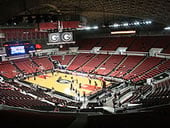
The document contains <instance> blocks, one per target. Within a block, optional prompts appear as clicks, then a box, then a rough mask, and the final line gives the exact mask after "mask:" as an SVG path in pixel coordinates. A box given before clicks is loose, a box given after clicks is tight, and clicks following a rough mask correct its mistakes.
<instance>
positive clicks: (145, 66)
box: [123, 57, 162, 79]
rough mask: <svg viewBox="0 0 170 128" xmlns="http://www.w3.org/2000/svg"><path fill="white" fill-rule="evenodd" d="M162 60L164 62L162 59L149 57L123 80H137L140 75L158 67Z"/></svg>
mask: <svg viewBox="0 0 170 128" xmlns="http://www.w3.org/2000/svg"><path fill="white" fill-rule="evenodd" d="M161 60H162V58H156V57H152V58H150V57H149V58H147V59H145V60H144V61H143V63H141V64H140V65H138V66H137V67H136V68H135V70H133V71H132V72H130V73H129V74H127V75H125V76H124V77H123V78H125V79H132V78H135V77H139V75H142V74H143V73H145V72H146V71H148V70H150V69H151V68H153V67H154V66H156V65H158V64H159V63H160V62H161Z"/></svg>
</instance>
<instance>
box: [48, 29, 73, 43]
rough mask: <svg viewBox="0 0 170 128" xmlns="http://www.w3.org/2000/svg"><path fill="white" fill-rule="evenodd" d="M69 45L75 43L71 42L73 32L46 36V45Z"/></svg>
mask: <svg viewBox="0 0 170 128" xmlns="http://www.w3.org/2000/svg"><path fill="white" fill-rule="evenodd" d="M70 43H75V41H73V32H58V33H49V34H48V43H47V45H55V44H70Z"/></svg>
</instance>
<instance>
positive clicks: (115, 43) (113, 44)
mask: <svg viewBox="0 0 170 128" xmlns="http://www.w3.org/2000/svg"><path fill="white" fill-rule="evenodd" d="M120 42H121V40H120V38H103V40H102V41H101V43H100V44H99V46H100V47H102V49H101V50H114V51H115V50H116V49H117V48H118V47H119V44H120Z"/></svg>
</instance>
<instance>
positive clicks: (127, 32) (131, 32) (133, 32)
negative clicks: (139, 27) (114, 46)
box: [111, 30, 136, 34]
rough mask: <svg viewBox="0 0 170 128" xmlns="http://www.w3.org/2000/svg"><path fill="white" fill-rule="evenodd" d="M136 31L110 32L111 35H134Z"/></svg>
mask: <svg viewBox="0 0 170 128" xmlns="http://www.w3.org/2000/svg"><path fill="white" fill-rule="evenodd" d="M135 33H136V31H135V30H129V31H114V32H111V34H135Z"/></svg>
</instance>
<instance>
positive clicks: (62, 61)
mask: <svg viewBox="0 0 170 128" xmlns="http://www.w3.org/2000/svg"><path fill="white" fill-rule="evenodd" d="M74 57H75V55H65V56H51V58H52V59H53V60H57V61H59V62H60V64H62V65H68V64H69V62H70V61H71V60H72V59H73V58H74Z"/></svg>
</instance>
